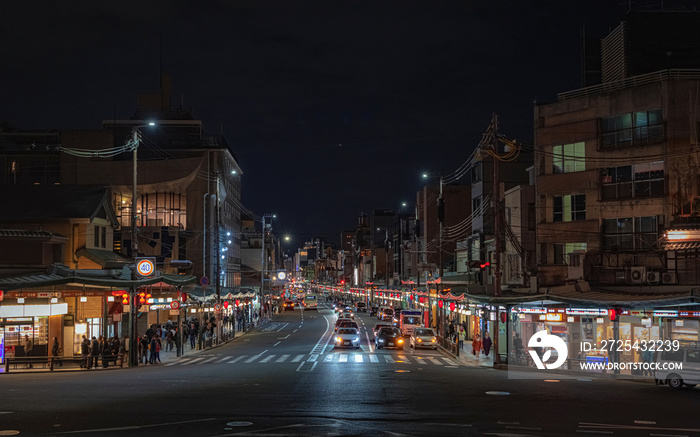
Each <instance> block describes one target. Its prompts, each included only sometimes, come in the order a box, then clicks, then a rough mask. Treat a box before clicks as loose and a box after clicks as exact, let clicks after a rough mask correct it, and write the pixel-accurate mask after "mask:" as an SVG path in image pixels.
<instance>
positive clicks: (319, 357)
mask: <svg viewBox="0 0 700 437" xmlns="http://www.w3.org/2000/svg"><path fill="white" fill-rule="evenodd" d="M266 352H267V351H265V352H262V353H259V354H256V355H237V356H236V355H222V354H218V355H204V356H202V355H200V356H196V357H192V358H190V357H187V356H185V357H182V358H180V359H179V360H177V361H172V362H169V363H167V364H165V365H166V366H188V365H200V364H201V365H206V364H237V363H239V364H254V363H255V364H267V365H273V364H283V363H300V362H302V361H303V362H310V363H323V364H382V363H383V364H395V365H412V364H417V365H421V366H445V365H447V366H459V365H460V364H459V363H458V362H456V361H454V360H451V359H450V358H447V357H442V356H426V355H420V356H419V355H411V356H407V355H390V354H372V353H369V354H368V353H361V352H357V353H328V354H316V353H313V354H297V355H292V354H283V355H277V354H268V353H266Z"/></svg>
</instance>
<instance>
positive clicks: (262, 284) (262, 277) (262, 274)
mask: <svg viewBox="0 0 700 437" xmlns="http://www.w3.org/2000/svg"><path fill="white" fill-rule="evenodd" d="M264 297H265V214H263V216H262V235H261V238H260V301H261V302H262V300H263V299H264Z"/></svg>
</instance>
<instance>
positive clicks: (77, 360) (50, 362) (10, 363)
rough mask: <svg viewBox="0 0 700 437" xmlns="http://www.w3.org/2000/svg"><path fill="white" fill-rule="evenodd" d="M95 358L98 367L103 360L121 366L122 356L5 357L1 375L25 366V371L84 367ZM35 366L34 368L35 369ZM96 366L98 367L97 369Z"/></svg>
mask: <svg viewBox="0 0 700 437" xmlns="http://www.w3.org/2000/svg"><path fill="white" fill-rule="evenodd" d="M95 358H97V360H98V363H99V366H102V362H103V359H106V361H107V363H108V365H113V366H120V367H121V366H123V358H124V357H123V356H122V355H121V354H120V355H97V356H87V357H83V356H82V355H72V356H59V357H54V356H38V357H5V361H4V363H3V364H2V368H3V373H10V371H11V370H13V369H14V370H18V368H19V366H25V369H34V368H42V369H47V368H48V369H49V370H50V371H53V370H54V369H55V368H56V367H85V365H87V363H88V362H89V361H92V362H94V360H95ZM35 366H36V367H35ZM99 366H98V367H99Z"/></svg>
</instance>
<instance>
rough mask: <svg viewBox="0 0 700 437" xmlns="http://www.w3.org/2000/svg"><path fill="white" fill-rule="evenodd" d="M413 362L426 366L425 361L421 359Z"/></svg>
mask: <svg viewBox="0 0 700 437" xmlns="http://www.w3.org/2000/svg"><path fill="white" fill-rule="evenodd" d="M415 360H416V362H417V363H418V364H428V363H426V362H425V360H424V359H423V358H415Z"/></svg>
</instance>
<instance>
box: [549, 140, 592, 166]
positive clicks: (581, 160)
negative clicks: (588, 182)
mask: <svg viewBox="0 0 700 437" xmlns="http://www.w3.org/2000/svg"><path fill="white" fill-rule="evenodd" d="M552 155H553V165H554V168H553V169H552V171H553V172H554V173H573V172H576V171H584V170H585V169H586V144H585V143H574V144H564V145H563V146H554V148H553V149H552Z"/></svg>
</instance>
